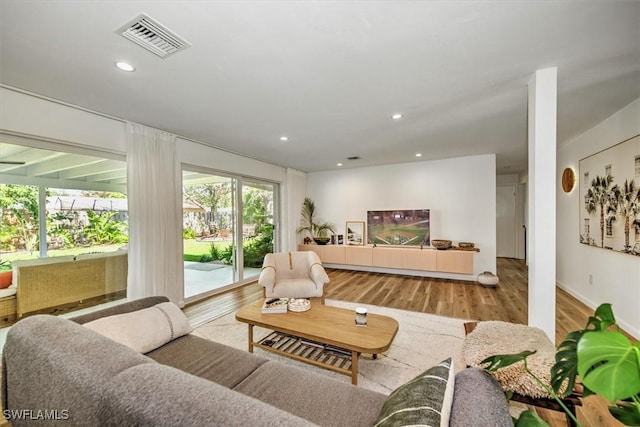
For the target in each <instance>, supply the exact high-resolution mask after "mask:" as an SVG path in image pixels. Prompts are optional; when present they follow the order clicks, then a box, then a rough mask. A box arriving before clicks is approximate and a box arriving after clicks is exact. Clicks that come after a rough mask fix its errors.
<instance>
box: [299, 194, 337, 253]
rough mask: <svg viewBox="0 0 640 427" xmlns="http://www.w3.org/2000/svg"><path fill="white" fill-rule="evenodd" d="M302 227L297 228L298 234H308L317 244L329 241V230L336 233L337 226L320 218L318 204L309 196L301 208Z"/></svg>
mask: <svg viewBox="0 0 640 427" xmlns="http://www.w3.org/2000/svg"><path fill="white" fill-rule="evenodd" d="M300 216H301V219H300V227H298V228H297V229H296V233H298V234H308V235H309V236H307V237H311V238H312V239H313V240H314V241H315V242H316V243H317V244H319V245H326V244H327V243H329V232H332V233H335V232H336V229H335V226H334V225H333V224H331V223H329V222H324V221H322V220H321V219H320V218H318V215H317V212H316V204H315V203H314V201H313V200H311V199H310V198H309V197H305V199H304V202H302V209H301V210H300Z"/></svg>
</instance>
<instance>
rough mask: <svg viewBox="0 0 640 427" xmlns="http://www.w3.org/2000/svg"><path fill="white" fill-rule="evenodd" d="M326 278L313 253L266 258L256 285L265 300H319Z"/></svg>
mask: <svg viewBox="0 0 640 427" xmlns="http://www.w3.org/2000/svg"><path fill="white" fill-rule="evenodd" d="M327 283H329V276H327V273H326V272H325V271H324V267H322V261H320V258H319V257H318V254H316V253H315V252H313V251H306V252H280V253H275V254H267V255H266V256H265V257H264V262H263V263H262V271H261V272H260V278H259V279H258V284H259V285H260V286H263V287H264V295H265V297H266V298H272V297H274V298H312V297H319V298H321V301H322V303H323V304H324V293H323V292H324V291H323V288H324V285H325V284H327Z"/></svg>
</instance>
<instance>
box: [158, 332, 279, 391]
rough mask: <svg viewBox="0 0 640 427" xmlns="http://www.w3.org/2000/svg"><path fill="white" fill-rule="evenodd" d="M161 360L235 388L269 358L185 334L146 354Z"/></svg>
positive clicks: (166, 363)
mask: <svg viewBox="0 0 640 427" xmlns="http://www.w3.org/2000/svg"><path fill="white" fill-rule="evenodd" d="M146 355H147V356H148V357H150V358H152V359H153V360H155V361H156V362H158V363H162V364H163V365H169V366H173V367H174V368H178V369H180V370H181V371H184V372H188V373H190V374H193V375H196V376H198V377H201V378H204V379H207V380H210V381H213V382H216V383H218V384H220V385H223V386H225V387H229V388H233V387H235V386H236V385H237V384H239V383H240V382H241V381H242V380H244V379H245V378H246V377H247V376H248V375H249V374H251V373H252V372H253V371H255V370H256V369H258V367H259V366H261V365H262V364H263V363H265V362H267V359H264V358H262V357H258V356H256V355H254V354H252V353H248V352H246V351H242V350H238V349H236V348H232V347H229V346H226V345H224V344H220V343H217V342H214V341H210V340H207V339H204V338H200V337H197V336H195V335H185V336H184V337H180V338H178V339H176V340H173V341H171V342H170V343H167V344H165V345H163V346H162V347H160V348H158V349H156V350H153V351H151V352H149V353H147V354H146Z"/></svg>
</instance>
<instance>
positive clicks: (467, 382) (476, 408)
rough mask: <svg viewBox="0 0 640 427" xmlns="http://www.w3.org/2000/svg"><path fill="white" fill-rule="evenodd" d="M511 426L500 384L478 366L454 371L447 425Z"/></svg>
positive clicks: (476, 426) (452, 426) (454, 426)
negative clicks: (451, 400)
mask: <svg viewBox="0 0 640 427" xmlns="http://www.w3.org/2000/svg"><path fill="white" fill-rule="evenodd" d="M471 425H472V426H474V427H513V421H512V420H511V414H510V413H509V404H508V402H507V397H506V396H505V394H504V391H503V390H502V387H500V384H498V382H497V381H496V380H495V379H494V378H493V377H492V376H491V375H489V374H488V373H487V372H485V371H484V370H482V369H479V368H467V369H463V370H462V371H460V372H458V373H457V374H456V379H455V386H454V392H453V404H452V406H451V418H450V420H449V426H450V427H467V426H471Z"/></svg>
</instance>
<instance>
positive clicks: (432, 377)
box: [374, 358, 454, 427]
mask: <svg viewBox="0 0 640 427" xmlns="http://www.w3.org/2000/svg"><path fill="white" fill-rule="evenodd" d="M453 387H454V371H453V361H452V360H451V358H449V359H447V360H443V361H442V362H440V363H439V364H438V365H436V366H434V367H433V368H430V369H428V370H427V371H425V372H423V373H422V374H420V375H418V376H417V377H415V378H414V379H412V380H411V381H409V382H408V383H406V384H403V385H401V386H400V387H398V388H397V389H395V390H394V391H393V392H392V393H391V394H390V395H389V397H388V398H387V400H386V402H385V403H384V405H383V406H382V410H381V411H380V415H378V420H377V421H376V423H375V424H374V427H380V426H394V427H396V426H409V425H414V426H415V425H422V426H433V427H437V426H448V425H449V416H450V414H451V404H452V402H453Z"/></svg>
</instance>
